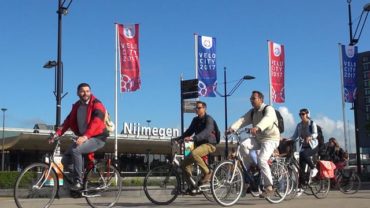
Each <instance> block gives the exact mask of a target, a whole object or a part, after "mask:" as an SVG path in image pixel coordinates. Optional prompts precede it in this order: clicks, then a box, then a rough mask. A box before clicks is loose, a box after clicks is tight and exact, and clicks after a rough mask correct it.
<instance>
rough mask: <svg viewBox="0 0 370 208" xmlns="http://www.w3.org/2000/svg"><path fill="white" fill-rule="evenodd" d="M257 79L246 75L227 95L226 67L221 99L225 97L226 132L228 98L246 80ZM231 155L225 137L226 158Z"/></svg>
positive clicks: (226, 125)
mask: <svg viewBox="0 0 370 208" xmlns="http://www.w3.org/2000/svg"><path fill="white" fill-rule="evenodd" d="M254 78H255V77H253V76H250V75H245V76H243V77H242V78H240V80H239V81H238V82H237V83H236V84H235V86H234V87H233V88H232V89H231V90H230V92H229V93H227V86H226V84H227V83H226V67H224V94H223V95H221V97H224V101H225V109H224V110H225V132H226V131H227V127H228V124H227V97H229V96H231V95H232V94H234V92H235V90H236V89H238V87H239V86H240V85H241V84H242V82H243V81H244V80H251V79H254ZM228 155H229V144H228V138H227V137H225V157H227V156H228Z"/></svg>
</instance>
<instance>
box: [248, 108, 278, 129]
mask: <svg viewBox="0 0 370 208" xmlns="http://www.w3.org/2000/svg"><path fill="white" fill-rule="evenodd" d="M267 106H269V105H266V106H265V107H264V108H263V110H262V115H263V116H265V113H266V108H267ZM274 110H275V114H276V118H277V120H278V123H277V124H276V123H275V125H276V126H277V127H278V129H279V132H280V134H281V133H283V132H284V119H283V116H281V114H280V112H279V111H278V110H276V109H275V108H274ZM253 114H254V111H252V120H253Z"/></svg>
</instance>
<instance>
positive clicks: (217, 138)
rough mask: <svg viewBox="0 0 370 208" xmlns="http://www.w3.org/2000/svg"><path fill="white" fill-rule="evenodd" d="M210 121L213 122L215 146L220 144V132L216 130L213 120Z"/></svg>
mask: <svg viewBox="0 0 370 208" xmlns="http://www.w3.org/2000/svg"><path fill="white" fill-rule="evenodd" d="M207 116H208V115H207ZM212 120H213V127H214V134H215V137H216V144H220V141H221V132H220V129H219V128H218V126H217V123H216V121H215V119H213V118H212Z"/></svg>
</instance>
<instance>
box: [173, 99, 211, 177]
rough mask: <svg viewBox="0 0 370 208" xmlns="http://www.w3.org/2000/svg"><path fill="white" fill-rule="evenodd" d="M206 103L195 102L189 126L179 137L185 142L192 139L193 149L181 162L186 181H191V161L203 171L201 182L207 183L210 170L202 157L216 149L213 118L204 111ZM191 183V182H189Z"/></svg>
mask: <svg viewBox="0 0 370 208" xmlns="http://www.w3.org/2000/svg"><path fill="white" fill-rule="evenodd" d="M206 109H207V104H206V103H205V102H202V101H197V102H196V108H195V111H196V114H197V116H196V117H194V118H193V120H192V121H191V124H190V126H189V128H188V129H187V130H186V131H185V132H184V134H183V135H182V136H181V137H180V140H183V141H185V142H188V141H191V140H193V141H194V149H193V150H192V151H191V153H190V154H189V155H188V156H187V157H185V159H184V161H183V162H182V163H181V167H182V169H183V170H184V171H185V173H186V174H185V177H187V178H186V180H187V181H188V182H190V181H191V179H190V178H191V176H192V167H193V163H195V164H197V165H199V167H200V170H201V171H202V173H203V178H202V180H201V182H200V183H201V184H206V183H209V181H210V179H211V176H212V171H211V170H209V168H208V166H207V165H206V164H205V162H204V161H203V159H202V157H204V156H206V155H208V154H210V153H213V152H215V151H216V144H217V142H216V136H215V131H216V130H215V122H216V121H215V120H214V119H213V118H212V117H211V116H210V115H208V114H207V113H206ZM190 184H191V183H190Z"/></svg>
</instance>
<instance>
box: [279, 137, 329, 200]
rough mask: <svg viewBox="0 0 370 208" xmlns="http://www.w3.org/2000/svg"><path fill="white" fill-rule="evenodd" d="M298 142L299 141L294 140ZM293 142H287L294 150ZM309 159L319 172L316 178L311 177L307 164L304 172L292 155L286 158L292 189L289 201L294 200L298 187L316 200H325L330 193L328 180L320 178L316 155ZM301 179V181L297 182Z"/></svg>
mask: <svg viewBox="0 0 370 208" xmlns="http://www.w3.org/2000/svg"><path fill="white" fill-rule="evenodd" d="M296 141H299V140H296ZM294 144H295V142H293V141H291V142H289V145H291V148H292V149H294ZM311 159H312V160H313V162H314V163H315V164H316V168H317V169H318V170H319V172H318V174H316V176H314V177H311V176H310V171H311V168H310V167H309V166H308V164H306V165H305V168H304V170H302V169H301V168H300V165H299V162H298V160H297V158H296V157H295V156H294V154H289V155H288V156H287V164H286V165H287V167H288V170H289V172H290V178H291V180H295V181H292V184H293V185H294V186H292V189H291V190H290V192H289V199H292V198H294V197H295V196H296V195H297V193H298V189H299V188H298V186H299V185H300V187H301V188H302V189H303V190H304V193H306V194H307V195H311V194H313V195H314V196H315V197H316V198H318V199H323V198H326V197H327V195H328V193H329V191H330V178H325V177H322V176H320V166H319V164H318V161H319V160H318V156H317V154H316V155H314V156H312V157H311ZM299 179H301V181H299Z"/></svg>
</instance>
